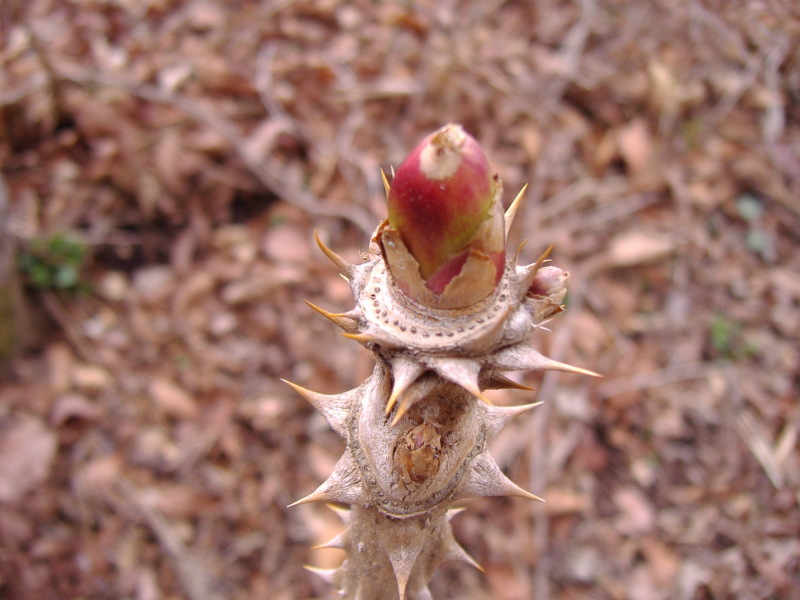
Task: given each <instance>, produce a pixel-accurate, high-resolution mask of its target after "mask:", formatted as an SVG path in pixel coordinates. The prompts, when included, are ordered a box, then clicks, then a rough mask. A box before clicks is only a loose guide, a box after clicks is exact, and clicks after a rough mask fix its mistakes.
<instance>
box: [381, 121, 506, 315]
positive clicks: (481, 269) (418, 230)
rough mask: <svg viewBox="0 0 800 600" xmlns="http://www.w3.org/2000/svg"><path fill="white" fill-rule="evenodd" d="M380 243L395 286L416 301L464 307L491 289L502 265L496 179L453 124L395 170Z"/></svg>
mask: <svg viewBox="0 0 800 600" xmlns="http://www.w3.org/2000/svg"><path fill="white" fill-rule="evenodd" d="M380 243H381V246H382V248H383V251H384V255H385V257H386V261H387V264H388V265H389V269H390V270H391V271H392V275H393V277H394V279H395V280H396V281H397V283H398V285H399V286H400V287H401V289H403V291H404V292H406V293H407V294H408V295H410V296H411V297H412V298H414V299H415V300H417V301H419V302H422V303H423V304H426V305H433V306H436V307H439V308H463V307H466V306H470V305H472V304H474V303H476V302H478V301H480V300H482V299H483V298H485V297H486V296H488V295H489V294H490V293H491V292H492V291H493V290H494V288H495V286H496V285H497V282H498V281H499V280H500V278H501V276H502V274H503V270H504V269H505V229H504V220H503V210H502V205H501V204H500V182H499V180H498V179H497V177H496V176H495V175H494V174H493V173H492V170H491V167H490V165H489V160H488V158H487V157H486V154H485V153H484V152H483V149H482V148H481V147H480V144H478V142H477V140H475V138H473V137H472V136H470V135H469V134H468V133H466V132H465V131H464V129H463V128H462V127H461V126H460V125H455V124H450V125H445V126H444V127H442V128H441V129H439V130H438V131H436V132H434V133H432V134H430V135H428V136H427V137H426V138H425V139H423V140H422V142H420V144H419V145H418V146H417V147H416V148H415V149H414V150H413V151H412V152H411V154H409V155H408V157H407V158H406V159H405V160H404V161H403V162H402V164H401V165H400V167H399V168H398V169H397V171H396V173H395V176H394V179H393V180H392V184H391V187H390V189H389V220H388V224H384V226H383V228H382V229H381V231H380ZM406 255H409V256H406ZM422 288H424V289H422Z"/></svg>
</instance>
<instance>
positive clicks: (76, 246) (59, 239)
mask: <svg viewBox="0 0 800 600" xmlns="http://www.w3.org/2000/svg"><path fill="white" fill-rule="evenodd" d="M86 255H87V246H86V244H85V243H84V242H83V241H81V240H78V239H77V238H75V237H72V236H70V235H69V234H65V233H59V234H56V235H53V236H51V237H43V238H37V239H34V240H32V241H30V242H29V243H28V244H27V245H26V246H25V247H24V248H23V249H22V250H21V251H20V254H19V258H18V265H19V270H20V271H21V272H22V273H23V274H24V275H25V276H26V278H27V280H28V282H29V283H30V284H31V285H32V286H33V287H35V288H38V289H42V290H69V291H86V290H87V289H88V284H87V283H86V282H84V281H82V280H81V270H82V268H83V265H84V262H85V260H86Z"/></svg>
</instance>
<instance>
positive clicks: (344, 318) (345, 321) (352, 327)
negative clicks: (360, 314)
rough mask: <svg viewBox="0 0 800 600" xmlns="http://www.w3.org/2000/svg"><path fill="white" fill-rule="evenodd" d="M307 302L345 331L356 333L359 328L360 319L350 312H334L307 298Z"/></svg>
mask: <svg viewBox="0 0 800 600" xmlns="http://www.w3.org/2000/svg"><path fill="white" fill-rule="evenodd" d="M305 303H306V304H308V305H309V306H310V307H311V308H313V309H314V310H315V311H317V312H318V313H319V314H321V315H322V316H323V317H325V318H326V319H328V320H330V321H332V322H333V323H335V324H336V325H337V326H339V327H341V328H342V329H344V330H345V331H347V332H349V333H355V332H356V331H357V330H358V321H357V320H356V319H355V318H354V317H351V316H350V315H349V314H348V313H332V312H329V311H327V310H325V309H324V308H320V307H319V306H317V305H316V304H314V303H312V302H309V301H308V300H306V301H305Z"/></svg>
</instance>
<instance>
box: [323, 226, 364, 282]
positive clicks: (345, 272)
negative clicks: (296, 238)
mask: <svg viewBox="0 0 800 600" xmlns="http://www.w3.org/2000/svg"><path fill="white" fill-rule="evenodd" d="M314 239H315V240H316V242H317V246H319V249H320V250H322V253H323V254H324V255H325V256H327V257H328V260H330V261H331V262H332V263H333V264H335V265H336V266H337V267H338V268H339V271H341V273H342V276H343V277H345V278H348V279H349V277H350V276H351V275H352V273H353V271H354V270H355V267H356V266H355V265H354V264H353V263H350V262H347V261H346V260H345V259H343V258H342V257H341V256H339V255H338V254H336V252H334V251H333V250H331V249H330V248H328V247H327V246H326V245H325V244H324V243H323V241H322V240H321V239H320V237H319V233H317V230H316V229H315V230H314Z"/></svg>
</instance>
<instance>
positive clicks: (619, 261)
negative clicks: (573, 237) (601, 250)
mask: <svg viewBox="0 0 800 600" xmlns="http://www.w3.org/2000/svg"><path fill="white" fill-rule="evenodd" d="M674 250H675V242H674V240H669V239H666V238H663V237H659V236H657V235H654V234H652V233H648V232H645V231H631V232H628V233H623V234H621V235H618V236H617V237H616V238H614V240H613V241H612V242H611V247H610V248H609V249H608V253H607V255H606V260H605V261H604V263H605V264H606V265H607V266H609V267H632V266H634V265H639V264H642V263H646V262H650V261H654V260H658V259H660V258H663V257H665V256H667V255H668V254H670V253H671V252H672V251H674Z"/></svg>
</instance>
